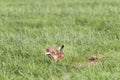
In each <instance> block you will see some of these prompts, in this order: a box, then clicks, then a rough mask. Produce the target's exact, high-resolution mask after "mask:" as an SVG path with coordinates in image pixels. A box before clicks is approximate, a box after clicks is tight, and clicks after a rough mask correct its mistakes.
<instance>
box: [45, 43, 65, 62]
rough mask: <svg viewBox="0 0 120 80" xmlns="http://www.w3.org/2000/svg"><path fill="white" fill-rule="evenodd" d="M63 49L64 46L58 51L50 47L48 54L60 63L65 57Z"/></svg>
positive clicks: (47, 50)
mask: <svg viewBox="0 0 120 80" xmlns="http://www.w3.org/2000/svg"><path fill="white" fill-rule="evenodd" d="M63 48H64V45H62V46H61V47H60V50H57V49H55V48H54V47H48V48H47V49H46V52H49V53H50V54H47V56H48V57H49V58H51V59H54V60H55V61H59V60H61V59H62V58H63V57H64V52H63Z"/></svg>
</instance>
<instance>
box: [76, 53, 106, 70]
mask: <svg viewBox="0 0 120 80" xmlns="http://www.w3.org/2000/svg"><path fill="white" fill-rule="evenodd" d="M103 57H104V55H100V54H99V55H92V56H90V57H88V58H87V60H86V62H83V63H80V62H75V63H74V66H75V67H77V68H80V67H83V66H91V65H94V64H98V63H99V61H100V60H101V59H102V58H103Z"/></svg>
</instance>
